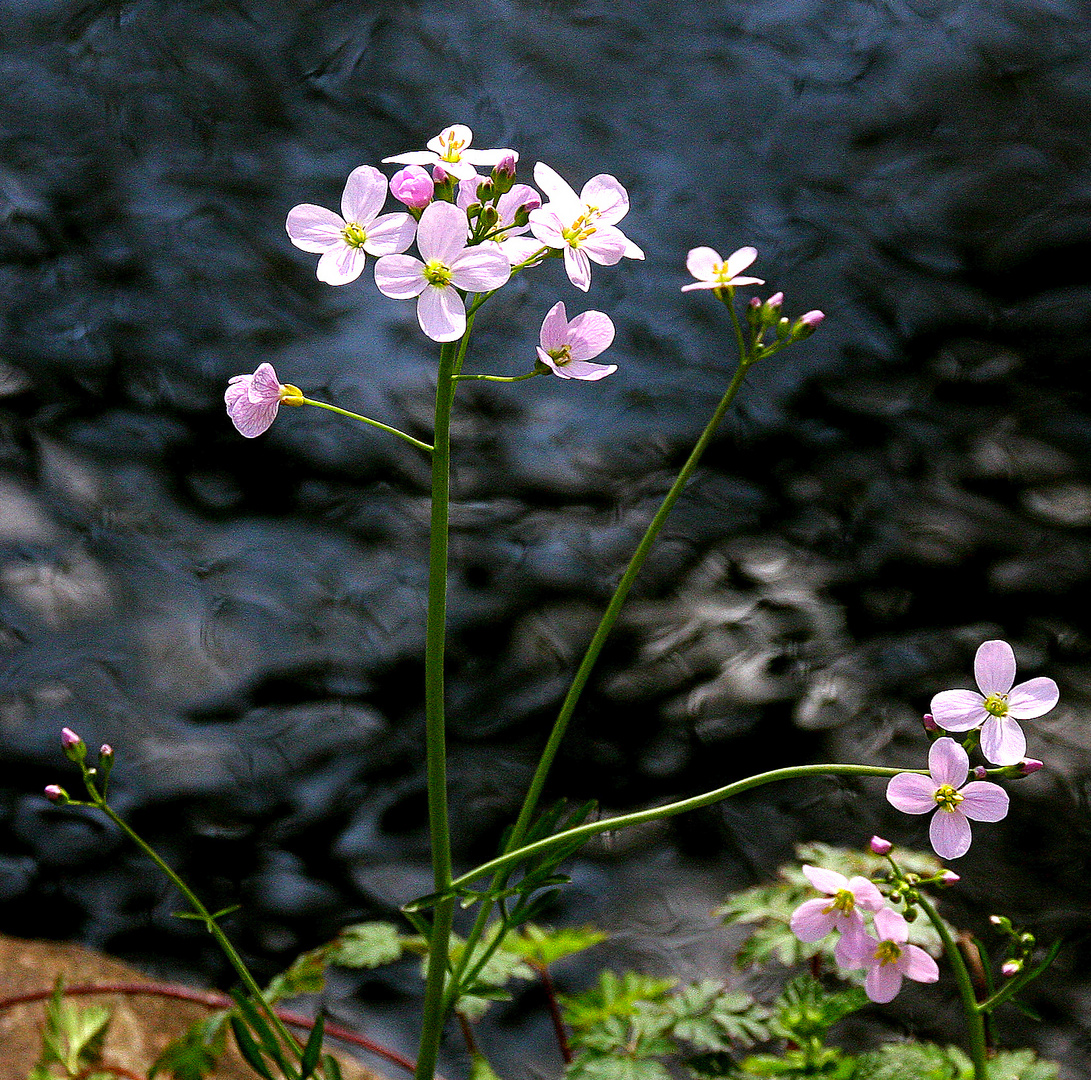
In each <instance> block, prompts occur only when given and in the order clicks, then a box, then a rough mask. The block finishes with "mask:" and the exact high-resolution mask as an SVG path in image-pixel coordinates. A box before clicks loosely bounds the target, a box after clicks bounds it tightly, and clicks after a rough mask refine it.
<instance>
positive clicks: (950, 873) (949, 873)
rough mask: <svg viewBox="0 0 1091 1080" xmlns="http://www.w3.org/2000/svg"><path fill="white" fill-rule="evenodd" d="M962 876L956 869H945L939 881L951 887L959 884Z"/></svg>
mask: <svg viewBox="0 0 1091 1080" xmlns="http://www.w3.org/2000/svg"><path fill="white" fill-rule="evenodd" d="M961 880H962V878H961V877H960V876H959V875H958V874H956V873H955V872H954V870H944V871H943V873H942V874H940V876H939V883H940V884H941V885H946V886H947V887H948V888H950V887H951V886H952V885H957V884H958V883H959V882H960V881H961Z"/></svg>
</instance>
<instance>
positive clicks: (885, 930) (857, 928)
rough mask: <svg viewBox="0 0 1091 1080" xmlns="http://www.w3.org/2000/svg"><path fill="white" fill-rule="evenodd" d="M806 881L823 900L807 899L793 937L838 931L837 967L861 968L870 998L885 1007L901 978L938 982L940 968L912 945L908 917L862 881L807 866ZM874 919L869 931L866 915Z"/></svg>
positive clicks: (797, 915) (805, 938)
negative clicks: (863, 971)
mask: <svg viewBox="0 0 1091 1080" xmlns="http://www.w3.org/2000/svg"><path fill="white" fill-rule="evenodd" d="M803 873H804V874H805V875H806V877H807V880H808V881H809V882H810V883H811V884H812V885H813V886H814V887H815V888H816V889H817V890H818V891H819V892H820V893H823V894H824V896H823V897H822V898H821V899H816V900H806V901H804V902H803V903H802V904H801V905H800V906H799V907H798V908H796V910H795V912H794V913H793V914H792V918H791V928H792V933H794V934H795V935H796V937H797V938H799V940H800V941H806V942H812V941H818V940H819V939H821V938H824V937H825V936H826V935H827V934H829V933H830V932H831V931H833V930H837V931H839V932H840V937H839V939H838V942H837V945H836V947H835V949H834V958H835V959H836V961H837V963H838V964H839V965H840V966H841V967H843V968H848V969H860V968H863V969H864V970H865V971H866V972H867V974H866V975H865V977H864V990H865V991H866V993H867V996H868V997H869V998H870V999H871V1000H872V1001H876V1002H880V1003H885V1002H887V1001H890V1000H892V999H893V998H894V996H895V995H896V994H897V993H898V991H899V990H900V989H901V987H902V979H903V978H909V979H914V980H915V981H917V982H935V981H936V980H937V979H938V978H939V967H938V965H937V964H936V962H935V960H933V959H932V957H931V956H929V955H928V953H926V952H925V951H924V950H923V949H922V948H921V947H920V946H919V945H910V944H909V924H908V922H907V921H906V919H905V916H904V915H902V914H900V913H899V912H897V911H895V910H894V909H893V908H891V907H888V906H887V904H886V900H885V899H884V897H883V894H882V893H881V892H879V890H878V888H877V887H876V886H875V884H874V883H873V882H871V881H868V880H867V878H864V877H852V878H846V877H845V876H844V875H843V874H838V873H836V872H835V871H833V870H823V869H821V868H820V867H816V866H804V867H803ZM865 912H866V913H868V914H870V915H871V922H872V930H873V933H869V932H868V928H867V924H866V922H865V920H864V913H865Z"/></svg>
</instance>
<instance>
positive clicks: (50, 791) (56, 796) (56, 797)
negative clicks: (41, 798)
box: [44, 784, 68, 803]
mask: <svg viewBox="0 0 1091 1080" xmlns="http://www.w3.org/2000/svg"><path fill="white" fill-rule="evenodd" d="M44 794H45V797H46V798H47V799H48V800H49V801H50V802H55V803H66V802H68V793H67V792H66V791H65V790H64V788H63V787H61V786H60V785H58V784H47V785H46V789H45V792H44Z"/></svg>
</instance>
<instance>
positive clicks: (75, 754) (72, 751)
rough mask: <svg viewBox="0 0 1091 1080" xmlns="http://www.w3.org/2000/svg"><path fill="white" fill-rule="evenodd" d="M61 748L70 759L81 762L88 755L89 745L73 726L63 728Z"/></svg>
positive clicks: (77, 762)
mask: <svg viewBox="0 0 1091 1080" xmlns="http://www.w3.org/2000/svg"><path fill="white" fill-rule="evenodd" d="M61 749H62V750H63V751H64V756H65V757H66V758H68V760H69V761H74V762H76V764H79V763H80V762H81V761H83V759H84V758H85V757H86V756H87V747H86V746H84V744H83V739H81V738H80V737H79V736H78V735H77V734H76V733H75V732H74V731H73V730H72V729H71V728H67V727H66V728H61Z"/></svg>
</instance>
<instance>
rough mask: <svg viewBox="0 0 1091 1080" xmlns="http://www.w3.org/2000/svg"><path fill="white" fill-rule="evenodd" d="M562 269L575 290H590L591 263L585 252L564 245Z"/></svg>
mask: <svg viewBox="0 0 1091 1080" xmlns="http://www.w3.org/2000/svg"><path fill="white" fill-rule="evenodd" d="M564 268H565V271H566V272H567V274H568V280H569V281H571V282H572V284H573V285H575V286H576V288H577V289H582V290H583V291H584V292H587V290H588V289H589V288H591V263H590V261H589V260H588V258H587V252H585V251H581V250H580V249H578V248H574V247H572V246H571V245H565V249H564Z"/></svg>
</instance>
